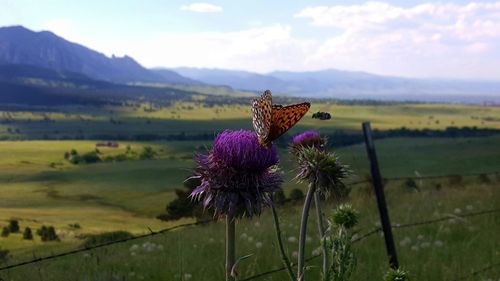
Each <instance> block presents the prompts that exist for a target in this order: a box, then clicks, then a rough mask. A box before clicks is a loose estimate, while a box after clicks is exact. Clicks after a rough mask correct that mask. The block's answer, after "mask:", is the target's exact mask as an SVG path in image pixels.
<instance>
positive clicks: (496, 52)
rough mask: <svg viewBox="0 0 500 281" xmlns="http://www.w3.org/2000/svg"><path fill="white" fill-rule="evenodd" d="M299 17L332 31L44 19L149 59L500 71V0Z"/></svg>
mask: <svg viewBox="0 0 500 281" xmlns="http://www.w3.org/2000/svg"><path fill="white" fill-rule="evenodd" d="M296 17H297V19H296V21H298V23H294V24H300V21H302V22H303V21H304V20H306V21H307V24H308V25H309V30H307V29H305V30H306V31H308V32H310V33H311V34H314V33H315V31H316V29H321V30H320V34H322V35H325V34H330V36H326V35H325V36H323V38H319V37H318V36H316V38H317V39H310V38H304V37H299V36H297V35H296V34H295V33H294V29H293V28H292V25H287V24H274V25H269V24H265V23H261V25H256V26H251V27H249V28H247V29H243V30H236V31H230V32H227V31H226V32H193V33H181V32H179V33H152V34H148V35H146V34H144V35H143V37H141V38H140V39H138V38H132V37H120V38H118V37H109V38H108V37H106V36H100V37H98V38H97V37H95V34H86V35H85V34H84V33H81V32H77V31H78V30H77V27H75V26H73V25H72V24H71V22H69V23H68V22H67V21H65V20H57V21H54V22H51V23H47V24H46V26H47V27H48V26H51V28H50V29H51V30H55V31H56V33H58V34H61V35H63V36H64V37H66V38H69V39H70V40H72V41H75V42H79V43H82V44H84V45H87V46H89V47H91V48H94V49H96V50H98V51H100V52H104V53H105V54H108V55H110V54H113V53H114V54H119V55H123V54H128V55H130V56H132V57H133V58H135V59H137V60H138V61H139V62H140V63H142V64H144V65H145V66H148V67H153V66H167V67H176V66H192V67H216V68H230V69H246V70H250V71H257V72H268V71H273V70H295V71H306V70H319V69H325V68H337V69H348V70H363V71H368V72H373V73H379V74H388V75H398V76H413V77H415V76H417V77H449V78H483V79H497V80H499V79H500V71H498V66H499V65H500V2H495V3H480V2H478V3H471V4H464V5H458V4H440V3H427V4H421V5H416V6H412V7H400V6H395V5H390V4H387V3H378V2H367V3H365V4H361V5H347V6H330V7H309V8H305V9H303V10H302V11H299V12H298V13H297V14H296ZM259 24H260V23H259ZM303 30H304V28H302V32H303ZM330 30H331V33H329V31H330ZM84 36H86V37H85V38H84Z"/></svg>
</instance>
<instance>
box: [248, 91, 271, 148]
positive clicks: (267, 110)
mask: <svg viewBox="0 0 500 281" xmlns="http://www.w3.org/2000/svg"><path fill="white" fill-rule="evenodd" d="M272 104H273V98H272V96H271V92H270V91H269V90H266V91H265V92H264V94H263V95H262V97H260V98H258V99H255V100H253V103H252V124H253V128H254V129H255V132H256V133H257V136H258V137H259V141H260V142H261V143H263V140H265V139H267V138H268V137H269V132H270V130H271V114H272Z"/></svg>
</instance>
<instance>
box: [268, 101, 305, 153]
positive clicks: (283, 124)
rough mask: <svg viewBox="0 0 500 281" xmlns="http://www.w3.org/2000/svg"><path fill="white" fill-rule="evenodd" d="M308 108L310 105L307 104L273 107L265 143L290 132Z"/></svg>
mask: <svg viewBox="0 0 500 281" xmlns="http://www.w3.org/2000/svg"><path fill="white" fill-rule="evenodd" d="M310 107H311V104H310V103H308V102H304V103H299V104H293V105H288V106H281V105H273V106H272V120H271V129H270V130H269V135H268V136H267V138H266V139H265V142H266V143H270V142H272V141H273V140H275V139H277V138H279V137H280V136H281V135H283V134H284V133H286V131H288V130H290V128H292V127H293V126H294V125H295V124H297V122H299V120H300V119H301V118H302V117H303V116H304V115H305V114H306V113H307V111H309V108H310Z"/></svg>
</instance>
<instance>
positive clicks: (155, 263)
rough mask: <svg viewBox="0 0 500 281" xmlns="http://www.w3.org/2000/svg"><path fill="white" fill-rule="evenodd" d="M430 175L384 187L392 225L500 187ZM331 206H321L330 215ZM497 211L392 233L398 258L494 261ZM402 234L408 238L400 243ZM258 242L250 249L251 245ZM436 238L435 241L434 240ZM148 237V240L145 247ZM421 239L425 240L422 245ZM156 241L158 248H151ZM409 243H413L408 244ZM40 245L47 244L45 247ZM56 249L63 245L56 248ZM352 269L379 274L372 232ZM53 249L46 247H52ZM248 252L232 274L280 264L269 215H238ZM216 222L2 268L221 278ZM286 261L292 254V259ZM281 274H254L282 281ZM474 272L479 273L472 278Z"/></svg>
mask: <svg viewBox="0 0 500 281" xmlns="http://www.w3.org/2000/svg"><path fill="white" fill-rule="evenodd" d="M435 183H437V182H436V181H425V182H424V183H422V184H421V188H422V191H421V192H420V193H415V192H410V191H408V190H406V189H404V188H402V187H401V182H392V183H390V184H389V186H388V187H387V191H386V194H387V201H388V207H389V212H390V215H391V218H392V221H393V223H405V222H413V221H420V220H427V219H431V218H436V217H441V216H447V215H450V214H454V213H457V212H458V211H457V210H456V209H460V211H461V212H462V213H466V212H471V211H478V210H482V209H488V208H494V207H498V202H500V192H499V191H500V189H499V187H500V185H499V184H498V183H496V184H490V185H484V184H483V185H481V184H477V183H473V184H467V186H464V187H453V186H449V185H447V184H446V181H443V182H442V183H443V185H444V186H443V188H442V189H440V190H436V189H435V188H434V184H435ZM350 202H351V203H352V204H353V205H354V206H355V207H356V208H357V210H359V212H360V216H361V217H360V224H359V226H358V227H356V231H360V233H365V232H367V231H369V230H371V229H373V228H374V227H375V226H376V224H377V221H378V219H377V210H376V206H375V199H374V198H373V195H370V193H369V192H366V191H365V189H364V188H360V189H357V190H355V191H354V192H353V194H352V196H351V199H350ZM332 208H333V205H331V203H330V204H325V212H326V213H327V214H328V213H330V211H331V209H332ZM299 210H300V206H294V205H285V206H284V207H281V208H280V209H279V213H280V216H281V224H282V228H283V236H284V238H285V241H286V242H285V247H286V249H287V252H288V253H289V255H290V256H294V252H295V251H297V246H298V245H297V243H296V242H295V241H294V240H293V238H291V237H295V238H297V237H298V222H299ZM315 230H316V226H315V221H314V218H313V217H312V218H311V221H310V232H309V237H311V239H310V240H309V242H308V243H307V245H306V252H307V254H308V255H311V253H312V251H313V250H314V249H316V248H318V247H319V240H318V236H317V235H316V233H315ZM499 231H500V217H499V216H498V214H490V215H485V216H480V217H471V218H467V219H464V220H460V219H454V220H449V221H444V222H441V223H437V224H432V225H427V226H422V227H416V228H411V229H397V230H395V231H394V235H395V241H396V246H397V251H398V255H399V260H400V264H401V265H402V266H403V267H404V268H405V269H407V270H409V271H410V274H411V277H412V280H451V279H454V278H457V277H461V276H464V275H468V274H470V273H471V272H472V271H473V270H477V269H481V268H482V267H484V266H486V265H488V264H491V263H495V262H498V260H499V259H500V257H499V255H498V248H499V247H500V241H499V239H498V236H497V234H498V232H499ZM406 239H409V240H411V242H410V243H408V244H406V245H405V244H404V243H403V244H401V241H403V240H406ZM259 242H260V243H262V244H263V247H258V246H257V243H259ZM436 242H437V243H442V245H441V246H438V245H437V244H436ZM148 243H154V246H150V245H151V244H148ZM426 244H427V245H429V246H428V247H426ZM158 245H161V246H158ZM412 246H415V247H417V248H414V249H412ZM47 247H48V246H47ZM63 248H64V247H63ZM354 248H355V253H356V255H357V257H358V267H357V270H356V272H355V274H354V278H353V280H381V276H382V275H383V273H384V272H385V271H386V269H387V258H386V256H385V248H384V244H383V239H382V237H381V236H379V235H375V236H371V237H370V238H368V239H366V240H364V241H362V242H360V243H358V244H356V245H355V247H354ZM52 250H53V249H52ZM247 254H252V256H251V257H250V258H248V259H246V260H244V261H242V262H241V263H240V264H239V266H238V269H237V271H238V273H239V274H240V276H241V277H242V278H245V277H248V276H251V275H254V274H257V273H259V272H262V271H267V270H272V269H275V268H278V267H281V263H280V259H279V255H278V252H277V249H276V245H275V241H274V232H273V225H272V221H271V217H270V214H269V213H268V212H265V213H264V214H263V215H262V216H261V217H260V218H255V219H253V220H248V219H244V220H241V221H239V222H238V224H237V255H238V256H243V255H247ZM223 257H224V225H223V223H222V222H220V223H216V224H212V225H208V226H203V227H194V228H186V229H182V230H178V231H173V232H170V233H167V234H163V235H159V236H155V237H152V238H146V239H141V240H137V241H133V242H130V243H125V244H117V245H114V246H111V247H107V248H105V249H100V250H93V251H91V252H88V253H80V254H77V255H73V256H69V257H65V258H61V259H56V260H52V261H47V262H42V263H39V264H35V265H28V266H24V267H20V268H18V269H13V270H9V271H7V272H5V273H3V275H2V277H7V278H10V279H12V280H32V279H35V280H36V278H41V279H43V280H45V279H48V280H66V279H65V278H67V275H68V274H71V276H72V278H73V280H113V279H117V280H189V279H190V278H188V277H189V276H191V279H190V280H222V279H223V261H224V258H223ZM292 260H295V259H294V258H292ZM310 265H311V267H310V269H309V271H308V272H307V279H308V280H319V268H320V261H319V259H316V260H314V261H313V262H311V263H310ZM499 273H500V270H499V269H498V268H497V269H495V270H492V271H488V272H485V273H482V274H480V275H478V276H474V277H473V278H472V279H470V280H483V279H484V280H485V279H487V278H491V277H496V276H498V274H499ZM287 278H288V277H287V276H286V274H285V273H284V272H281V273H277V274H273V275H269V276H267V277H264V278H262V279H258V280H288V279H287ZM478 278H479V279H478Z"/></svg>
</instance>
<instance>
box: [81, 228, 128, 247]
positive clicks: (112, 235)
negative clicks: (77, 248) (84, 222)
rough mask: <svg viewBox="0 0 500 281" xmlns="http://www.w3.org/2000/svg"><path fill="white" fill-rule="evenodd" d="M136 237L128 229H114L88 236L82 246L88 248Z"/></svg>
mask: <svg viewBox="0 0 500 281" xmlns="http://www.w3.org/2000/svg"><path fill="white" fill-rule="evenodd" d="M132 237H134V236H133V235H132V234H131V233H130V232H127V231H112V232H105V233H100V234H95V235H90V236H88V237H87V238H86V239H85V241H84V242H83V244H82V247H84V248H88V247H92V246H96V245H101V244H104V243H108V242H114V241H118V240H124V239H128V238H132Z"/></svg>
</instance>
